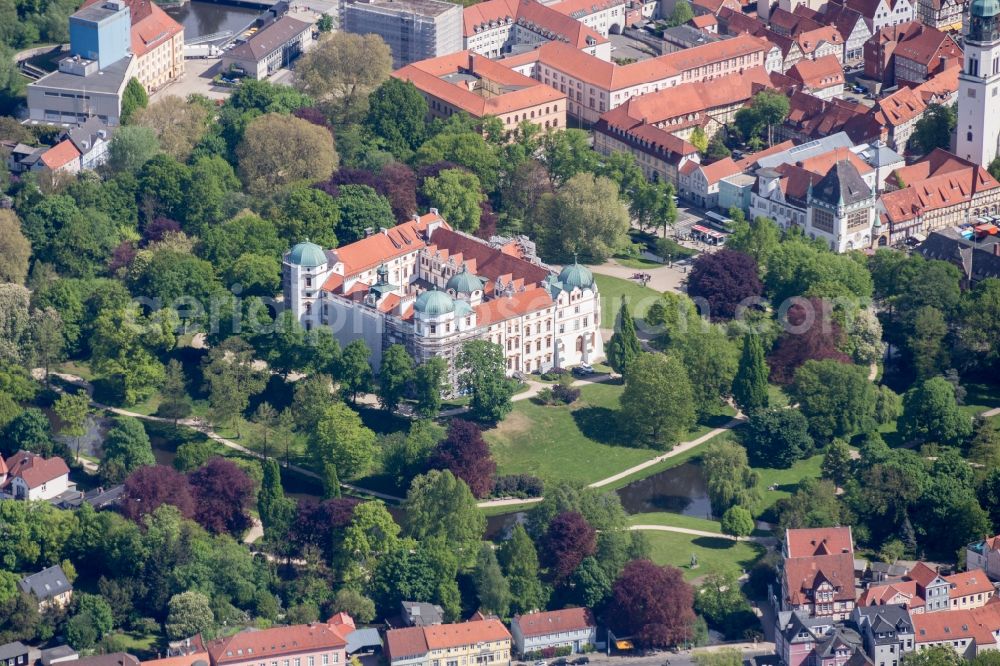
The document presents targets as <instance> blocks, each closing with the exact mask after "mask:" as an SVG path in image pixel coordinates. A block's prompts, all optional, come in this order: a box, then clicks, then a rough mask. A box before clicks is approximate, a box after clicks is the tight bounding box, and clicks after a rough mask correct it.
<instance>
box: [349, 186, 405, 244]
mask: <svg viewBox="0 0 1000 666" xmlns="http://www.w3.org/2000/svg"><path fill="white" fill-rule="evenodd" d="M337 205H339V206H340V225H339V226H338V227H337V238H339V239H340V241H341V242H343V243H353V242H354V241H356V240H360V239H362V238H364V237H365V234H366V230H378V229H380V228H382V227H385V228H389V227H391V226H393V225H394V224H395V222H396V219H395V217H394V216H393V213H392V205H391V204H390V203H389V200H388V199H386V198H385V197H384V196H382V195H381V194H379V193H378V192H376V191H375V189H374V188H372V187H369V186H368V185H342V186H341V187H340V195H339V196H338V197H337Z"/></svg>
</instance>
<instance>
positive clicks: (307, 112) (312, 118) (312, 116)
mask: <svg viewBox="0 0 1000 666" xmlns="http://www.w3.org/2000/svg"><path fill="white" fill-rule="evenodd" d="M292 115H293V116H295V117H296V118H301V119H302V120H306V121H309V122H311V123H312V124H313V125H319V126H320V127H325V128H326V129H328V130H330V134H333V125H331V124H330V121H329V120H328V119H327V117H326V114H325V113H323V112H322V111H320V110H319V109H317V108H316V107H315V106H303V107H302V108H301V109H295V110H294V111H292Z"/></svg>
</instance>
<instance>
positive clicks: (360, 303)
mask: <svg viewBox="0 0 1000 666" xmlns="http://www.w3.org/2000/svg"><path fill="white" fill-rule="evenodd" d="M282 273H283V276H282V277H283V287H284V298H285V303H286V304H287V307H290V308H291V310H292V312H293V313H294V314H295V317H296V319H297V320H298V321H299V322H301V323H302V325H303V326H304V327H305V328H306V329H307V330H311V329H314V328H316V327H319V326H327V327H329V328H330V330H331V331H332V332H333V333H334V336H335V337H336V338H337V339H338V340H339V341H340V343H341V345H347V344H348V343H350V342H352V341H354V340H357V339H359V338H360V339H363V340H364V341H365V343H366V344H367V345H368V348H369V349H371V352H372V355H371V359H370V360H371V363H372V367H373V368H374V369H375V371H376V372H377V371H378V367H379V362H380V360H381V357H382V351H383V350H384V349H385V348H387V347H388V346H389V345H392V344H397V343H398V344H401V345H403V346H405V347H406V349H407V351H408V352H409V353H410V355H411V356H412V357H413V358H414V361H415V362H416V363H422V362H424V361H426V360H427V359H429V358H431V357H440V358H444V359H445V360H446V361H448V367H449V373H450V379H451V382H452V385H453V386H455V385H457V381H458V373H457V372H456V369H455V363H454V361H455V358H456V356H457V355H458V353H459V352H460V351H461V348H462V345H463V344H464V343H465V342H466V341H469V340H489V341H490V342H493V343H496V344H498V345H499V346H500V347H501V348H502V349H503V351H504V355H505V357H506V367H507V372H508V374H513V373H515V372H522V373H528V372H537V371H542V372H544V371H546V370H549V369H552V368H556V367H558V368H569V367H572V366H574V365H578V364H580V363H593V362H595V361H598V360H601V359H603V358H604V343H603V340H602V339H601V333H600V323H601V308H600V305H601V298H600V294H599V293H598V289H597V286H596V284H595V282H594V277H593V275H592V274H591V272H590V271H589V270H588V269H587V268H585V267H583V266H581V265H579V264H577V263H576V262H574V263H573V264H571V265H568V266H566V267H565V268H563V269H562V270H561V271H560V272H559V273H558V274H556V273H555V271H553V270H551V269H550V268H548V267H546V266H544V265H542V264H541V262H539V261H538V259H537V258H536V257H535V255H534V247H533V244H532V243H531V242H530V241H528V240H527V239H526V238H519V239H514V240H510V239H492V240H491V241H490V242H486V241H483V240H480V239H478V238H475V237H473V236H470V235H467V234H464V233H460V232H457V231H454V230H453V229H452V228H451V227H450V226H449V225H448V223H447V222H445V220H444V219H442V218H441V216H440V215H439V214H438V212H437V211H436V210H435V209H431V212H430V213H429V214H427V215H423V216H416V215H415V216H414V218H413V219H412V220H410V221H407V222H404V223H402V224H399V225H397V226H395V227H393V228H391V229H382V230H381V231H379V232H378V233H373V234H371V235H370V236H368V237H367V238H364V239H362V240H359V241H357V242H355V243H351V244H350V245H345V246H344V247H340V248H336V249H333V250H323V249H322V248H321V247H319V246H318V245H316V244H314V243H309V242H304V243H299V244H298V245H296V246H295V247H293V248H292V249H291V250H290V251H289V252H287V253H286V254H285V256H284V260H283V262H282Z"/></svg>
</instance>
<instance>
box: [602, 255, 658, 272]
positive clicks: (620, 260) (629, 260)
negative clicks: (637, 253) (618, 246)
mask: <svg viewBox="0 0 1000 666" xmlns="http://www.w3.org/2000/svg"><path fill="white" fill-rule="evenodd" d="M614 260H615V263H616V264H620V265H622V266H627V267H628V268H638V269H642V268H659V267H660V266H662V265H663V262H662V261H653V260H651V259H643V258H642V257H625V256H621V255H615V257H614Z"/></svg>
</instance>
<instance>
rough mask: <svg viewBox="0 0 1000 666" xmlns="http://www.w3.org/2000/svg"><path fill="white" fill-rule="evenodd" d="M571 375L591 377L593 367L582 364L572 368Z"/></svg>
mask: <svg viewBox="0 0 1000 666" xmlns="http://www.w3.org/2000/svg"><path fill="white" fill-rule="evenodd" d="M573 374H574V375H578V376H586V375H592V374H594V366H592V365H590V364H589V363H582V364H580V365H578V366H576V367H575V368H573Z"/></svg>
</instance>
